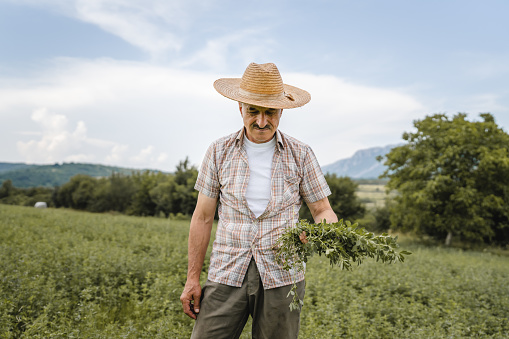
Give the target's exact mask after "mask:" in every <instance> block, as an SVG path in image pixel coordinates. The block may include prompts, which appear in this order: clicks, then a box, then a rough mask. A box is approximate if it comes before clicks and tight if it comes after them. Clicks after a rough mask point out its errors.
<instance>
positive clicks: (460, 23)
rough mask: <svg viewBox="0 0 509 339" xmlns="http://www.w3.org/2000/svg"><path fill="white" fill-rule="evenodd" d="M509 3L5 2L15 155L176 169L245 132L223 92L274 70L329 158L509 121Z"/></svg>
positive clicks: (3, 65)
mask: <svg viewBox="0 0 509 339" xmlns="http://www.w3.org/2000/svg"><path fill="white" fill-rule="evenodd" d="M508 13H509V3H508V2H507V1H492V0H487V1H483V2H480V1H447V0H443V1H408V0H406V1H394V0H387V1H375V0H372V1H325V0H315V1H244V2H240V1H196V0H165V1H163V0H109V1H106V0H16V1H14V0H13V1H9V0H0V126H1V132H0V143H1V144H2V145H4V147H2V148H0V161H8V162H29V163H37V164H43V163H55V162H60V163H61V162H70V161H75V162H91V163H102V164H110V165H119V166H127V167H134V168H156V169H161V170H165V171H172V170H174V168H175V165H176V164H177V163H178V161H179V160H183V159H184V158H185V157H186V156H188V157H189V158H190V160H191V162H192V163H194V164H197V165H198V164H199V163H200V162H201V159H202V157H203V155H204V152H205V150H206V148H207V146H208V145H209V144H210V143H211V142H212V141H213V140H214V139H217V138H219V137H221V136H223V135H226V134H229V133H232V132H234V131H236V130H238V129H240V127H241V126H242V120H241V118H240V115H239V113H238V110H237V107H236V104H235V103H234V102H233V101H230V100H228V99H225V98H224V97H222V96H221V95H219V94H218V93H217V92H215V90H214V89H213V87H212V83H213V81H214V80H215V79H217V78H221V77H240V76H241V75H242V73H243V71H244V69H245V67H246V66H247V64H248V63H249V62H252V61H254V62H258V63H264V62H274V63H276V64H277V66H278V68H279V70H280V71H281V74H282V76H283V80H284V81H285V83H288V84H291V85H295V86H298V87H301V88H303V89H306V90H308V91H309V92H310V93H311V96H312V99H311V102H310V103H309V104H308V105H306V106H304V107H302V108H298V109H294V110H286V111H285V112H284V113H283V118H282V121H281V124H280V129H281V130H282V131H284V132H286V133H288V134H290V135H292V136H294V137H297V138H298V139H301V140H302V141H304V142H306V143H308V144H310V145H311V146H312V147H313V149H314V151H315V153H316V155H317V157H318V159H319V161H320V163H321V164H322V165H326V164H329V163H332V162H334V161H336V160H338V159H342V158H346V157H349V156H351V155H352V154H353V153H354V152H355V151H356V150H359V149H363V148H368V147H373V146H385V145H388V144H396V143H399V142H401V141H402V139H401V135H402V134H403V132H405V131H410V130H412V122H413V121H414V120H415V119H422V118H424V117H425V116H426V115H430V114H433V113H446V114H448V115H450V116H452V115H453V114H455V113H457V112H465V113H468V116H469V119H471V120H476V119H478V116H479V113H481V112H491V113H492V114H493V115H494V116H495V119H496V121H497V123H498V124H499V125H500V126H501V127H503V128H504V129H505V130H506V131H507V130H508V127H509V81H508V78H509V43H508V42H507V41H509V39H507V33H508V32H509V21H508V20H507V14H508Z"/></svg>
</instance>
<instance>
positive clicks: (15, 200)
mask: <svg viewBox="0 0 509 339" xmlns="http://www.w3.org/2000/svg"><path fill="white" fill-rule="evenodd" d="M197 176H198V170H197V168H196V167H195V166H190V163H189V160H188V159H186V160H183V161H180V162H179V164H178V165H177V167H176V171H175V172H174V173H171V174H165V173H160V172H159V173H155V172H150V171H144V172H133V173H132V174H131V175H127V174H122V173H112V174H111V175H110V176H109V177H104V178H94V177H91V176H89V175H83V174H78V175H75V176H74V177H72V178H71V179H70V180H69V181H68V182H67V183H65V184H63V185H62V186H58V187H55V188H53V189H52V188H45V187H37V188H28V189H23V188H16V187H14V186H13V185H12V183H11V182H10V181H9V180H7V181H5V182H4V183H3V184H2V187H1V188H0V203H5V204H15V205H25V206H33V205H34V204H35V203H36V202H37V201H45V202H47V203H48V204H49V206H50V207H56V208H59V207H66V208H72V209H77V210H83V211H89V212H112V211H115V212H119V213H124V214H128V215H136V216H165V217H170V216H173V217H190V216H191V214H192V213H193V211H194V208H195V206H196V199H197V197H198V192H197V191H196V190H195V189H194V184H195V182H196V178H197ZM325 179H326V180H327V182H328V184H329V187H330V188H331V191H332V195H331V196H330V197H329V198H330V201H331V205H332V207H333V209H334V211H336V213H337V214H338V216H341V217H342V218H345V219H351V220H353V219H357V218H360V217H362V216H363V215H364V214H365V211H366V209H365V207H364V205H363V204H362V203H361V201H360V199H359V198H358V197H357V196H356V194H355V191H356V189H357V184H356V183H355V182H354V181H352V180H351V179H350V178H347V177H337V176H336V175H335V174H326V175H325ZM300 217H301V218H303V219H308V220H313V219H312V216H311V213H310V211H309V209H308V208H307V207H306V206H304V207H303V208H302V209H301V211H300Z"/></svg>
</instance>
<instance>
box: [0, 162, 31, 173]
mask: <svg viewBox="0 0 509 339" xmlns="http://www.w3.org/2000/svg"><path fill="white" fill-rule="evenodd" d="M30 166H34V165H28V164H24V163H21V162H17V163H10V162H0V173H3V172H9V171H14V170H18V169H22V168H27V167H30Z"/></svg>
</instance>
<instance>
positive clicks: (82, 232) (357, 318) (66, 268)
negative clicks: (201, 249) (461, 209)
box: [0, 205, 509, 338]
mask: <svg viewBox="0 0 509 339" xmlns="http://www.w3.org/2000/svg"><path fill="white" fill-rule="evenodd" d="M188 227H189V223H188V221H175V220H169V219H163V218H140V217H128V216H123V215H110V214H91V213H84V212H76V211H71V210H62V209H59V210H55V209H47V210H39V209H35V208H29V207H20V206H7V205H0V337H1V338H22V337H23V338H49V337H54V338H71V337H73V338H189V336H190V333H191V330H192V325H193V321H192V320H191V319H190V318H188V317H187V316H185V315H184V314H183V312H182V311H181V305H180V301H179V297H180V294H181V292H182V288H183V286H184V283H185V279H186V269H187V233H188ZM401 245H402V246H403V248H405V249H407V250H410V251H412V252H413V254H412V255H410V256H409V257H408V259H407V261H406V262H405V263H403V264H394V265H385V264H380V263H376V262H374V261H367V262H365V263H364V264H363V265H361V266H359V267H356V268H354V269H353V270H352V271H340V270H338V269H337V268H331V267H329V265H328V263H327V261H326V260H325V259H324V258H321V257H313V258H312V259H311V260H310V262H309V264H308V266H307V267H308V272H307V274H306V280H307V286H306V296H305V299H304V303H305V305H304V308H303V311H302V317H301V320H302V321H301V323H302V324H301V332H300V338H338V337H345V338H430V337H433V338H464V337H480V338H507V337H509V320H508V319H509V288H508V285H507V281H509V257H507V256H504V255H497V254H494V253H491V252H490V251H487V250H485V251H474V250H470V251H465V250H461V249H453V248H443V247H435V246H427V245H423V244H422V243H420V242H417V241H416V240H415V239H413V238H411V237H403V238H402V239H401ZM206 270H207V266H205V267H204V270H203V271H204V274H202V278H203V280H204V279H205V278H206V274H205V272H206ZM249 337H250V334H249V328H248V327H246V329H245V330H244V332H243V334H242V338H249Z"/></svg>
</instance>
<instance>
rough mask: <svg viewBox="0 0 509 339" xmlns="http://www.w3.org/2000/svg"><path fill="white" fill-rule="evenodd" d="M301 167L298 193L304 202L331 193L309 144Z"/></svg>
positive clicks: (312, 200) (313, 200)
mask: <svg viewBox="0 0 509 339" xmlns="http://www.w3.org/2000/svg"><path fill="white" fill-rule="evenodd" d="M302 168H303V173H302V181H301V185H300V195H301V196H302V198H303V199H304V201H305V202H306V203H313V202H315V201H318V200H321V199H323V198H326V197H327V196H329V195H330V194H331V190H330V188H329V185H328V184H327V181H326V180H325V177H324V175H323V173H322V169H321V168H320V165H319V164H318V160H317V159H316V156H315V154H314V153H313V150H312V149H311V148H310V147H309V146H308V147H307V152H306V156H305V158H304V164H303V166H302Z"/></svg>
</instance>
